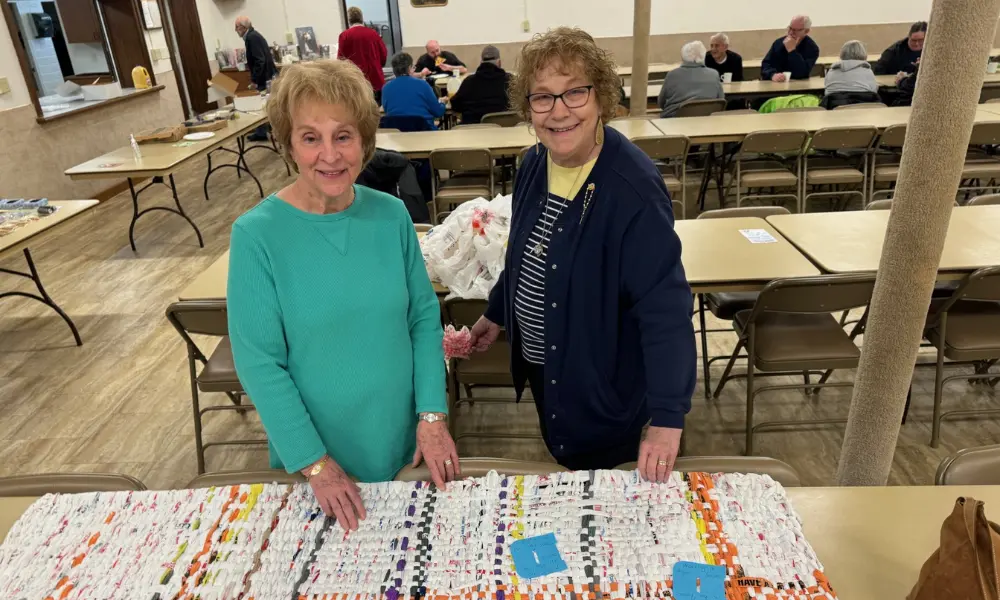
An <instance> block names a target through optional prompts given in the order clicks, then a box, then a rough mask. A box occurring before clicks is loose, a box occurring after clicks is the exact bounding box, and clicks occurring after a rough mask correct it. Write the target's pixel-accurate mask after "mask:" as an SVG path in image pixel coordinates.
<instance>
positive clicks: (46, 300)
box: [0, 248, 83, 346]
mask: <svg viewBox="0 0 1000 600" xmlns="http://www.w3.org/2000/svg"><path fill="white" fill-rule="evenodd" d="M24 260H25V262H27V263H28V271H29V272H28V273H25V272H23V271H15V270H13V269H4V268H0V273H7V274H8V275H17V276H18V277H25V278H27V279H30V280H31V281H32V282H34V284H35V288H36V289H38V295H35V294H29V293H27V292H4V293H0V299H2V298H8V297H13V296H21V297H23V298H31V299H32V300H37V301H38V302H41V303H42V304H44V305H46V306H48V307H49V308H51V309H52V310H54V311H56V313H57V314H58V315H59V316H60V317H62V319H63V321H66V324H67V325H69V330H70V331H71V332H73V339H74V340H76V345H77V346H82V345H83V339H82V338H80V332H79V331H78V330H77V328H76V324H74V323H73V320H72V319H70V318H69V315H67V314H66V313H65V312H63V309H61V308H59V305H58V304H56V303H55V301H53V300H52V298H51V297H50V296H49V294H48V292H46V291H45V287H44V286H43V285H42V278H41V277H39V275H38V269H36V268H35V261H33V260H32V259H31V252H30V251H29V250H28V249H27V248H25V249H24Z"/></svg>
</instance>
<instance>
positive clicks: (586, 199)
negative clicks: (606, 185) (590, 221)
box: [580, 182, 597, 225]
mask: <svg viewBox="0 0 1000 600" xmlns="http://www.w3.org/2000/svg"><path fill="white" fill-rule="evenodd" d="M596 189H597V186H596V185H594V183H593V182H591V183H590V185H588V186H587V192H586V193H585V194H584V195H583V210H582V211H581V212H580V224H581V225H583V218H584V217H585V216H587V208H589V207H590V201H591V200H593V198H594V190H596Z"/></svg>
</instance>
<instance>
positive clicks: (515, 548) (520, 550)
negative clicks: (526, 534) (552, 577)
mask: <svg viewBox="0 0 1000 600" xmlns="http://www.w3.org/2000/svg"><path fill="white" fill-rule="evenodd" d="M510 555H511V556H512V557H513V558H514V569H515V570H516V571H517V574H518V576H520V577H523V578H525V579H532V578H534V577H543V576H545V575H549V574H551V573H558V572H559V571H565V570H566V563H565V561H563V559H562V556H560V555H559V548H558V547H557V546H556V536H555V534H552V533H547V534H545V535H538V536H535V537H530V538H524V539H523V540H517V541H516V542H514V543H513V544H511V545H510Z"/></svg>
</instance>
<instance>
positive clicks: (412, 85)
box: [382, 52, 445, 129]
mask: <svg viewBox="0 0 1000 600" xmlns="http://www.w3.org/2000/svg"><path fill="white" fill-rule="evenodd" d="M392 72H393V74H395V76H396V77H395V78H394V79H393V80H392V81H390V82H389V83H387V84H385V87H383V88H382V107H383V108H385V114H386V116H388V117H420V118H422V119H424V120H425V121H427V127H428V129H437V125H436V124H435V123H434V119H440V118H441V117H442V116H444V111H445V106H444V101H445V99H444V98H440V99H439V98H438V97H437V96H435V95H434V88H432V87H431V85H432V84H430V83H427V82H426V81H424V80H423V79H419V78H417V77H414V76H413V57H412V56H410V55H409V54H407V53H406V52H400V53H399V54H397V55H395V56H393V57H392Z"/></svg>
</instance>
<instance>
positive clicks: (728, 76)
mask: <svg viewBox="0 0 1000 600" xmlns="http://www.w3.org/2000/svg"><path fill="white" fill-rule="evenodd" d="M994 64H995V63H994ZM732 82H733V74H732V73H723V74H722V83H732Z"/></svg>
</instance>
